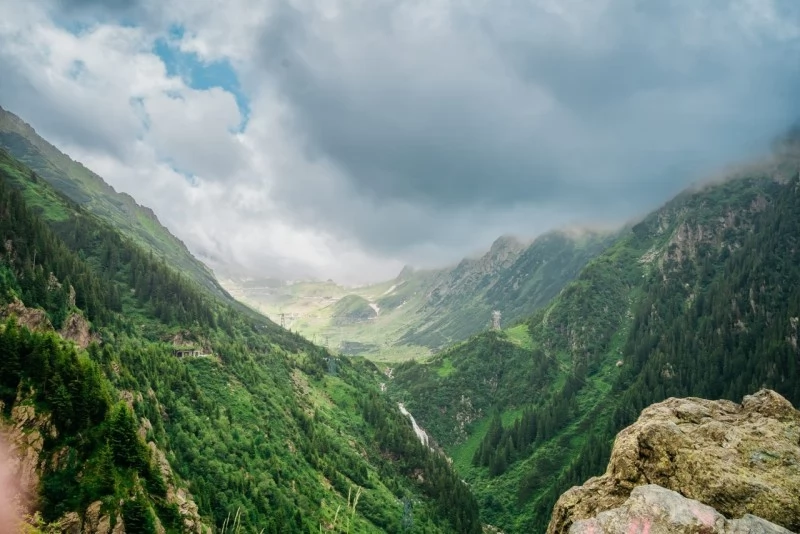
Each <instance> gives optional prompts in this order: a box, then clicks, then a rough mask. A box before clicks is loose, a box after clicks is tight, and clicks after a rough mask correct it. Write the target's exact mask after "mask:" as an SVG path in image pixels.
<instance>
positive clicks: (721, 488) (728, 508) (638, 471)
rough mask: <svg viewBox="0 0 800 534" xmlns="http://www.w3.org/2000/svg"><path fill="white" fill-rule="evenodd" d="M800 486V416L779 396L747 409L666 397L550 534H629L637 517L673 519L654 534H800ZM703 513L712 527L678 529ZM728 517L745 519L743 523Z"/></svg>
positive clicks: (561, 505)
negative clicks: (793, 533)
mask: <svg viewBox="0 0 800 534" xmlns="http://www.w3.org/2000/svg"><path fill="white" fill-rule="evenodd" d="M652 485H657V486H660V487H661V488H658V489H656V487H655V486H652ZM643 486H644V487H645V488H642V487H643ZM664 488H666V489H664ZM798 488H800V412H798V411H797V410H795V409H794V408H793V407H792V405H791V404H790V403H789V402H788V401H787V400H786V399H784V398H783V397H781V396H780V395H779V394H777V393H775V392H774V391H771V390H761V391H759V392H758V393H756V394H755V395H749V396H746V397H745V398H744V399H743V400H742V403H741V404H736V403H734V402H731V401H726V400H720V401H709V400H704V399H697V398H686V399H676V398H670V399H667V400H665V401H663V402H660V403H658V404H654V405H652V406H650V407H649V408H646V409H645V410H644V411H643V412H642V414H641V415H640V417H639V419H638V421H637V422H636V423H634V424H633V425H631V426H630V427H628V428H626V429H625V430H623V431H622V432H620V433H619V435H618V436H617V439H616V441H615V443H614V448H613V451H612V453H611V460H610V461H609V465H608V468H607V470H606V473H605V474H604V475H603V476H600V477H595V478H592V479H590V480H589V481H587V482H586V483H585V484H584V485H583V486H580V487H574V488H572V489H570V490H569V491H567V492H566V493H564V494H563V495H562V496H561V498H560V499H559V500H558V502H557V503H556V506H555V508H554V510H553V516H552V519H551V522H550V525H549V527H548V530H547V531H548V534H557V533H558V534H560V533H566V532H597V533H599V532H618V531H619V532H627V526H625V527H624V528H623V527H622V526H620V525H621V524H622V523H624V522H625V521H626V520H627V519H631V518H638V519H637V520H640V519H642V518H644V519H647V520H648V521H651V522H650V523H649V524H651V526H655V525H658V524H660V523H659V521H662V520H664V521H667V520H670V521H673V523H672V524H670V523H667V527H663V528H662V527H659V528H654V529H652V530H651V528H650V527H648V528H647V529H646V531H648V532H651V533H652V534H655V533H656V532H783V530H781V529H779V528H778V527H777V526H775V525H780V526H782V527H785V528H787V529H789V530H792V531H798V530H800V494H799V493H798ZM667 490H672V491H671V492H669V493H665V492H667ZM672 492H676V493H677V495H675V494H673V493H672ZM681 496H682V497H685V498H686V499H685V500H683V501H682V500H681V499H682V497H681ZM667 497H669V498H668V499H667ZM664 499H666V500H664ZM689 499H692V500H694V501H698V503H697V505H694V504H692V503H691V502H690V501H689ZM667 501H669V502H667ZM684 501H685V502H684ZM648 503H650V504H648ZM653 503H655V504H653ZM700 505H702V506H704V507H703V508H702V511H703V513H705V512H708V514H705V515H703V514H701V515H700V516H698V517H700V518H701V520H702V521H706V522H710V523H709V524H708V525H706V526H702V525H700V526H697V525H695V526H696V527H697V529H695V530H692V528H694V527H691V526H689V527H686V529H683V527H679V526H678V524H677V523H674V521H678V519H676V518H677V517H678V516H680V513H684V515H685V514H690V515H692V513H693V512H691V510H693V509H695V508H696V509H700V508H697V506H700ZM693 507H694V508H693ZM615 509H616V510H615ZM612 510H615V511H614V512H609V511H612ZM659 510H660V511H659ZM669 510H676V511H675V512H674V513H671V512H669ZM679 510H683V512H680V513H679V512H678V511H679ZM709 510H710V511H713V512H714V514H716V515H714V514H711V512H710V511H709ZM709 514H711V515H709ZM748 514H751V515H754V516H758V517H759V518H763V519H765V520H767V521H768V522H771V523H775V525H772V526H769V524H767V523H766V522H763V524H762V523H759V525H760V526H759V527H757V528H756V527H754V526H753V525H754V524H755V523H753V522H754V521H756V519H754V518H748V517H744V516H747V515H748ZM694 515H695V516H696V515H697V514H694ZM595 516H597V517H595ZM722 516H725V517H727V518H731V519H736V518H743V517H744V518H743V519H741V520H739V522H738V523H737V522H731V521H727V520H725V518H724V517H722ZM687 517H688V516H687ZM591 518H595V519H592V520H591V521H582V520H588V519H591ZM664 518H667V519H664ZM720 518H721V519H720ZM631 520H632V519H631ZM642 520H643V519H642ZM702 521H701V522H702ZM670 525H671V526H670ZM737 525H738V526H737ZM747 525H750V527H748V526H747ZM765 525H766V526H765ZM571 527H573V528H571ZM751 527H752V528H751ZM621 528H622V529H623V530H619V529H621ZM643 528H645V527H644V526H641V527H640V530H641V529H643ZM665 528H666V530H665ZM770 528H773V530H770ZM682 529H683V530H682ZM774 529H778V530H774ZM638 531H639V530H637V532H638Z"/></svg>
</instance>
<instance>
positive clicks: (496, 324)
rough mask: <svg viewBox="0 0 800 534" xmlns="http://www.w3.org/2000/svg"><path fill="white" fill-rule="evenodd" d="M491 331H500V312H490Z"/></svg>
mask: <svg viewBox="0 0 800 534" xmlns="http://www.w3.org/2000/svg"><path fill="white" fill-rule="evenodd" d="M492 330H500V312H499V311H498V310H495V311H493V312H492Z"/></svg>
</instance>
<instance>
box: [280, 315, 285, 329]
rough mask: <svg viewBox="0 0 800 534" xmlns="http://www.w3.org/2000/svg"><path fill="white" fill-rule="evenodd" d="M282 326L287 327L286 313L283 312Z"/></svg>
mask: <svg viewBox="0 0 800 534" xmlns="http://www.w3.org/2000/svg"><path fill="white" fill-rule="evenodd" d="M281 328H286V314H285V313H283V312H281Z"/></svg>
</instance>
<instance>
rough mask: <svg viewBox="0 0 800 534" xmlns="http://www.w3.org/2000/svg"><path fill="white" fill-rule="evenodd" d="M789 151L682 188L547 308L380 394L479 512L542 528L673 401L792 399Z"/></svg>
mask: <svg viewBox="0 0 800 534" xmlns="http://www.w3.org/2000/svg"><path fill="white" fill-rule="evenodd" d="M797 154H798V151H797V146H796V144H795V145H793V144H792V143H791V142H788V143H787V144H786V146H784V147H782V152H781V154H780V155H779V157H778V159H773V160H770V161H769V162H768V163H766V164H763V165H759V166H754V167H752V168H750V169H749V170H748V171H747V172H744V173H740V174H741V175H740V176H737V177H735V178H732V179H730V180H728V181H726V182H724V183H717V184H712V185H708V186H706V187H702V188H698V189H694V190H690V191H687V192H685V193H683V194H681V195H680V196H678V197H677V198H675V199H674V200H672V201H671V202H669V203H668V204H666V205H665V206H664V207H663V208H661V209H659V210H657V211H656V212H654V213H653V214H651V215H650V216H648V217H647V218H645V219H644V220H643V221H642V222H640V223H639V224H637V225H635V226H634V227H633V228H632V229H631V230H630V231H627V232H625V233H624V234H623V235H622V236H621V237H620V238H619V239H618V240H617V241H616V242H615V243H614V244H613V245H611V246H610V247H609V248H608V249H607V250H606V251H605V252H604V253H603V254H601V255H600V256H598V257H597V258H595V259H594V260H592V261H591V262H589V264H588V265H587V266H586V267H585V268H584V269H583V270H582V271H581V272H580V274H579V275H578V276H577V277H576V279H575V280H574V281H573V282H571V283H569V284H568V285H567V286H566V287H565V288H564V289H563V290H562V291H561V292H560V293H559V295H558V296H557V297H556V298H555V299H554V300H553V301H552V302H551V303H550V304H549V305H548V306H546V307H545V308H544V309H542V310H541V311H539V312H538V313H536V314H535V315H534V316H533V317H531V318H529V319H528V320H526V321H524V322H522V323H520V324H518V325H516V326H514V327H512V328H510V329H508V330H506V331H504V332H488V333H485V334H481V335H478V336H476V337H474V338H472V339H471V340H469V341H468V342H466V343H463V344H461V345H459V346H456V347H453V348H451V349H449V350H447V351H444V352H442V353H441V354H439V355H437V356H436V357H434V358H433V359H432V360H431V361H430V362H428V363H426V364H419V363H407V364H404V365H401V366H398V367H397V368H396V369H395V370H394V376H395V378H394V380H392V381H391V382H390V384H389V388H390V391H391V392H392V394H393V395H395V396H397V398H398V399H402V400H403V401H404V402H405V404H406V406H408V408H409V410H411V411H412V412H413V413H414V414H415V416H416V418H417V420H418V422H419V423H420V424H421V425H422V426H423V427H424V428H426V429H427V430H428V431H429V432H430V433H431V434H432V435H433V436H434V438H436V439H437V440H439V442H440V443H441V444H442V445H444V446H445V447H446V449H447V450H448V452H449V453H450V454H451V455H452V456H453V458H454V461H455V465H456V467H457V468H458V469H459V472H460V473H461V474H462V476H464V477H465V478H466V479H467V480H468V481H469V482H470V484H471V487H472V488H473V491H475V493H476V495H477V496H478V500H479V502H480V504H481V514H482V516H483V517H484V519H485V520H486V521H487V522H488V523H491V524H495V525H497V526H499V527H501V528H502V529H503V530H504V531H506V532H509V533H512V532H542V531H544V529H545V527H546V526H547V522H548V519H549V516H550V512H551V509H552V506H553V504H554V502H555V500H556V499H557V497H558V496H559V495H560V494H561V493H562V492H563V491H564V490H565V489H567V488H568V487H569V486H571V485H574V484H580V483H582V482H583V481H584V480H586V479H587V478H588V477H590V476H592V475H598V474H600V473H601V472H602V471H603V469H604V468H605V465H606V463H607V460H608V454H609V451H610V446H611V442H612V440H613V438H614V436H615V435H616V433H617V432H618V431H619V430H620V429H622V428H623V427H624V426H626V425H628V424H630V423H631V422H632V421H633V419H634V418H635V417H636V415H637V414H638V413H639V411H640V410H641V409H642V408H644V407H645V406H647V405H649V404H651V403H653V402H657V401H660V400H663V399H665V398H667V397H670V396H681V397H685V396H698V397H705V398H725V399H732V400H736V399H740V398H741V397H742V396H743V395H745V394H749V393H753V392H754V391H756V390H758V389H760V388H762V387H769V388H772V389H774V390H776V391H778V392H780V393H781V394H782V395H784V396H786V397H787V398H788V399H790V400H791V401H792V402H793V403H795V404H796V403H798V402H799V401H800V376H798V367H800V349H798V344H797V338H798V328H800V176H799V172H798V171H800V164H799V161H800V160H798V156H797Z"/></svg>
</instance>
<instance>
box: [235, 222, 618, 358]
mask: <svg viewBox="0 0 800 534" xmlns="http://www.w3.org/2000/svg"><path fill="white" fill-rule="evenodd" d="M613 238H614V234H610V233H593V232H589V231H563V232H562V231H558V232H552V233H549V234H545V235H543V236H541V237H539V238H537V239H536V240H534V241H533V242H532V243H530V244H529V245H523V244H521V243H520V242H518V241H517V240H515V239H513V238H509V237H501V238H499V239H497V240H496V241H495V243H494V244H493V245H492V247H491V249H490V250H489V252H487V253H486V254H485V255H484V256H482V257H480V258H477V259H465V260H463V261H461V262H460V263H459V264H458V265H457V266H455V267H452V268H447V269H440V270H429V271H424V270H422V271H418V270H414V269H413V268H410V267H406V268H405V269H403V271H402V272H401V273H400V274H399V275H398V276H397V278H395V279H393V280H390V281H387V282H383V283H380V284H375V285H370V286H365V287H356V288H346V287H342V286H338V285H336V284H335V283H333V282H298V283H292V284H285V283H280V282H277V283H275V282H273V283H271V284H270V283H266V281H265V282H263V283H262V282H259V281H257V280H254V281H245V282H236V281H232V280H229V281H226V282H223V284H224V285H225V286H226V288H227V289H228V290H229V291H230V292H231V294H233V295H235V296H236V297H237V298H240V299H242V300H243V301H244V302H247V303H248V304H250V305H251V306H253V307H254V308H256V309H259V310H261V311H263V312H264V313H265V314H267V315H268V316H269V317H271V318H273V319H274V320H278V319H279V318H280V317H281V315H283V316H284V320H285V321H286V324H287V327H289V328H291V329H293V330H295V331H297V332H299V333H301V334H303V335H304V336H306V337H307V338H309V339H313V340H316V341H317V342H318V343H324V344H326V345H327V346H329V347H331V348H336V349H339V350H341V351H342V352H345V353H348V354H353V355H361V356H366V357H368V358H370V359H373V360H375V361H378V362H381V363H382V364H389V363H392V362H396V361H403V360H407V359H409V358H417V359H420V358H425V357H427V356H429V355H431V354H432V353H434V352H436V351H438V350H440V349H442V348H444V347H446V346H447V345H449V344H451V343H455V342H459V341H463V340H465V339H467V338H468V337H469V336H471V335H473V334H475V333H477V332H480V331H481V330H484V329H486V328H487V327H488V325H489V323H490V321H491V317H492V312H493V311H495V310H497V311H499V312H500V313H501V315H502V320H503V322H504V323H505V324H509V323H514V322H515V321H517V320H519V319H521V318H523V317H525V316H526V315H529V314H530V313H532V312H533V311H535V310H537V309H539V308H541V307H542V306H544V305H545V304H546V303H547V302H548V301H549V300H550V299H551V298H552V297H553V296H555V295H556V294H557V293H558V292H559V291H560V290H561V288H562V287H563V286H564V285H565V284H566V283H567V282H568V281H569V280H571V279H572V278H573V277H574V276H575V275H576V274H577V273H578V272H579V271H580V269H581V268H582V267H583V266H584V265H585V264H586V263H587V262H588V261H589V260H590V259H591V258H593V257H594V256H596V255H597V254H599V253H600V252H601V251H602V250H603V249H604V248H605V247H606V246H608V244H609V243H611V242H612V241H613ZM356 302H359V303H360V308H361V312H360V313H358V314H355V315H352V314H350V315H348V313H347V312H345V314H344V315H345V316H349V317H350V320H342V310H341V307H342V306H345V307H347V308H350V307H352V306H354V305H355V303H356ZM368 306H369V307H371V308H372V311H370V310H369V309H368Z"/></svg>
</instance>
